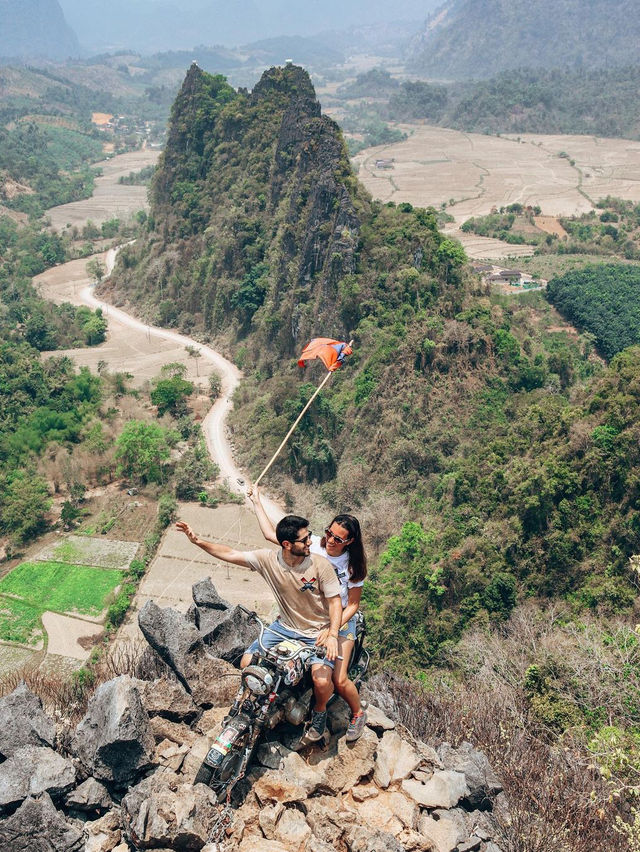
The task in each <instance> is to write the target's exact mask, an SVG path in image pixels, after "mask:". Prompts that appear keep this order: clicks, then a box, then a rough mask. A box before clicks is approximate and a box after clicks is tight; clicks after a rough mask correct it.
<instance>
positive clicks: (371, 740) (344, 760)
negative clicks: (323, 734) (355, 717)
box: [307, 728, 378, 793]
mask: <svg viewBox="0 0 640 852" xmlns="http://www.w3.org/2000/svg"><path fill="white" fill-rule="evenodd" d="M377 747H378V738H377V736H376V735H375V734H374V733H373V731H370V730H369V729H368V728H365V730H364V733H363V734H362V736H361V737H360V739H358V740H356V741H355V742H352V743H348V742H347V741H346V740H345V738H344V737H340V738H339V739H336V738H333V739H332V741H331V746H330V749H329V754H328V755H325V754H324V753H323V752H321V751H317V752H313V753H312V754H311V755H309V757H308V758H307V762H308V763H309V764H310V765H311V766H316V768H317V769H318V770H320V771H321V772H322V774H323V780H322V784H321V788H322V790H323V791H325V792H328V793H339V792H341V791H342V790H349V789H351V787H355V785H356V784H357V783H358V782H359V781H360V779H361V778H364V777H365V775H369V774H370V773H371V772H372V771H373V767H374V755H375V753H376V749H377Z"/></svg>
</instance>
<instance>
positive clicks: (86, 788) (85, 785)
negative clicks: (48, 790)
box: [65, 778, 113, 811]
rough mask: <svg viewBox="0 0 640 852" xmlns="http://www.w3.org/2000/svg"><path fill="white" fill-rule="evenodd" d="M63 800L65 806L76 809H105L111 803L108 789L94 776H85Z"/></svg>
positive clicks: (110, 805)
mask: <svg viewBox="0 0 640 852" xmlns="http://www.w3.org/2000/svg"><path fill="white" fill-rule="evenodd" d="M65 802H66V805H67V807H69V808H73V809H75V810H78V811H106V810H108V809H109V808H110V807H112V805H113V799H112V798H111V796H110V795H109V791H108V790H107V788H106V787H105V786H104V784H101V783H100V782H99V781H96V779H95V778H87V780H86V781H83V782H82V784H79V785H78V786H77V787H76V789H75V790H73V791H72V792H71V793H69V795H68V796H67V798H66V800H65Z"/></svg>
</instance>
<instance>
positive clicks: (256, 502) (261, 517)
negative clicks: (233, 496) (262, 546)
mask: <svg viewBox="0 0 640 852" xmlns="http://www.w3.org/2000/svg"><path fill="white" fill-rule="evenodd" d="M247 496H248V497H249V499H250V500H251V502H252V503H253V511H254V512H255V513H256V518H257V519H258V524H259V525H260V532H261V533H262V535H263V536H264V537H265V539H266V540H267V541H271V542H273V544H279V541H278V539H277V538H276V528H275V527H274V526H273V524H272V523H271V521H270V520H269V518H268V516H267V513H266V512H265V510H264V506H263V505H262V501H261V500H260V491H259V490H258V489H257V488H255V487H251V488H249V489H248V491H247Z"/></svg>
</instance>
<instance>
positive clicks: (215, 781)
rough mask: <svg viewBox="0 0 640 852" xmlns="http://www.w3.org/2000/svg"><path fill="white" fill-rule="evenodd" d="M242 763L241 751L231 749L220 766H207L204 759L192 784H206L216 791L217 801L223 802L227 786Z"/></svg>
mask: <svg viewBox="0 0 640 852" xmlns="http://www.w3.org/2000/svg"><path fill="white" fill-rule="evenodd" d="M241 763H242V752H240V751H235V750H234V751H232V752H230V753H229V754H228V755H226V757H225V758H224V760H223V761H222V763H221V764H220V766H216V767H213V766H209V764H208V763H207V762H206V761H205V762H204V763H203V764H202V766H201V767H200V769H198V772H197V774H196V777H195V779H194V781H193V783H194V784H206V785H207V787H211V789H212V790H213V791H214V792H215V793H216V795H217V797H218V802H223V801H224V799H225V797H226V795H227V788H228V787H229V784H230V783H231V782H232V781H233V780H234V778H235V776H236V774H237V772H238V770H239V768H240V764H241Z"/></svg>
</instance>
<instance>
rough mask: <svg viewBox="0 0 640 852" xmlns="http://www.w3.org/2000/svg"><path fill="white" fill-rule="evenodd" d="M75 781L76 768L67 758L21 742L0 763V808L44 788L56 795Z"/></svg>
mask: <svg viewBox="0 0 640 852" xmlns="http://www.w3.org/2000/svg"><path fill="white" fill-rule="evenodd" d="M75 782H76V770H75V767H74V765H73V763H72V762H71V761H70V760H67V759H66V758H64V757H61V756H60V755H59V754H56V752H55V751H53V749H50V748H47V747H46V746H23V747H22V748H19V749H18V750H17V751H16V752H14V754H13V756H12V757H10V758H9V759H8V760H5V762H4V763H3V764H0V811H2V810H5V811H6V810H7V809H9V808H12V807H15V806H16V805H18V804H20V803H21V802H23V801H24V800H25V799H26V798H27V796H37V795H39V794H40V793H44V792H47V793H49V795H50V796H52V797H53V798H56V797H58V796H61V795H63V794H64V793H66V792H67V791H68V790H70V789H71V788H72V787H73V785H74V784H75Z"/></svg>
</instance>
